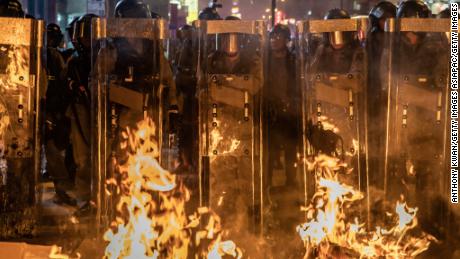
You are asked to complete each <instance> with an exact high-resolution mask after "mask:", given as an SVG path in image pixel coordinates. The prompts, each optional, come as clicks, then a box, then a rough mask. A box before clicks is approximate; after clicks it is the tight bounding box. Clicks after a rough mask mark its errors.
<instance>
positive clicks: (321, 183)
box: [297, 156, 436, 258]
mask: <svg viewBox="0 0 460 259" xmlns="http://www.w3.org/2000/svg"><path fill="white" fill-rule="evenodd" d="M308 166H309V169H310V170H309V171H312V172H314V173H315V183H316V193H315V194H314V196H313V198H312V203H311V204H310V205H309V206H308V207H307V208H303V209H304V211H305V212H306V215H307V220H308V221H307V222H306V223H304V224H302V225H299V226H298V227H297V231H298V233H299V235H300V237H301V238H302V240H303V242H304V245H305V248H306V253H305V258H380V257H385V258H413V257H415V256H417V255H419V254H421V253H422V252H423V251H425V250H427V249H428V247H429V245H430V242H432V241H436V239H435V238H434V237H432V236H430V235H428V234H425V233H419V234H418V235H417V236H415V233H416V231H414V228H415V227H416V226H417V218H416V214H417V209H416V208H409V207H408V206H407V205H406V203H405V202H404V201H403V200H402V201H401V202H397V204H396V210H395V212H396V214H397V216H395V215H392V216H393V221H394V226H393V227H391V228H389V229H387V228H384V227H377V228H376V229H375V230H374V231H372V232H369V231H367V230H366V228H364V225H365V224H363V223H361V222H360V221H359V220H358V217H355V218H354V219H353V220H351V219H350V217H349V216H348V215H347V213H346V212H349V211H350V208H351V206H352V205H353V203H355V202H357V201H359V200H361V199H363V197H364V195H363V193H361V192H359V191H357V190H355V189H354V188H353V187H352V186H348V185H345V184H342V183H340V182H339V172H340V171H341V169H343V168H345V167H346V165H344V164H342V163H340V161H339V160H338V159H336V158H331V157H327V156H318V157H316V158H315V160H314V161H313V162H311V163H308ZM387 214H388V216H390V214H389V213H387Z"/></svg>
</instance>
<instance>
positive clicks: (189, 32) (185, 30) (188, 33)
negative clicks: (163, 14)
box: [176, 24, 193, 41]
mask: <svg viewBox="0 0 460 259" xmlns="http://www.w3.org/2000/svg"><path fill="white" fill-rule="evenodd" d="M176 36H177V38H178V39H179V40H180V41H183V40H186V39H187V40H191V39H192V38H193V27H192V26H190V25H188V24H185V25H183V26H181V27H180V28H179V29H178V30H177V34H176Z"/></svg>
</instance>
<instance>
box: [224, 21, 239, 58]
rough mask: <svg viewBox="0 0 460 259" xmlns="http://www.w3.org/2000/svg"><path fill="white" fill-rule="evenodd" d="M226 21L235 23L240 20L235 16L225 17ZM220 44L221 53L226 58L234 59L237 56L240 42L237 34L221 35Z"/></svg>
mask: <svg viewBox="0 0 460 259" xmlns="http://www.w3.org/2000/svg"><path fill="white" fill-rule="evenodd" d="M225 20H226V21H237V20H240V18H238V17H235V16H227V17H226V18H225ZM220 43H221V48H222V51H223V52H224V53H225V54H226V55H227V56H228V57H235V56H236V55H238V53H239V50H240V46H239V45H240V41H239V39H238V33H223V34H222V35H221V36H220Z"/></svg>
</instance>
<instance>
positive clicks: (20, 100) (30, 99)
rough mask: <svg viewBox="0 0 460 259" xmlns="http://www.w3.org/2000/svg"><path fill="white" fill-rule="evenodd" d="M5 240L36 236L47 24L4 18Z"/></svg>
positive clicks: (1, 141) (1, 233)
mask: <svg viewBox="0 0 460 259" xmlns="http://www.w3.org/2000/svg"><path fill="white" fill-rule="evenodd" d="M0 26H2V32H3V36H2V37H1V39H0V91H1V94H0V96H1V100H0V110H1V111H0V178H1V180H0V195H1V199H0V200H1V201H2V203H1V206H0V237H1V238H2V239H4V238H18V237H24V236H30V235H33V234H34V233H36V231H37V228H36V224H37V223H36V222H37V216H38V206H37V205H38V202H37V201H39V200H40V195H38V194H39V193H40V192H36V191H38V190H39V188H38V179H39V178H38V177H39V174H40V169H41V168H40V164H41V163H40V161H41V160H40V159H41V157H40V153H41V142H40V133H41V129H40V116H41V113H40V109H39V106H40V98H41V97H43V94H44V88H43V86H44V85H43V84H42V83H43V80H42V71H43V70H42V63H41V49H42V46H43V45H42V44H43V28H44V27H43V21H37V20H32V19H15V18H0Z"/></svg>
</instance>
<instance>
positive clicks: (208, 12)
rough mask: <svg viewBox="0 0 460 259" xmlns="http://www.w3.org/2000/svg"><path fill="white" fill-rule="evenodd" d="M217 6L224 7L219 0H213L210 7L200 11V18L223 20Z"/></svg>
mask: <svg viewBox="0 0 460 259" xmlns="http://www.w3.org/2000/svg"><path fill="white" fill-rule="evenodd" d="M217 8H222V5H221V4H218V3H217V0H212V1H211V2H210V3H209V6H208V7H206V8H204V9H203V10H201V11H200V14H199V15H198V20H207V21H210V20H222V18H221V17H220V15H219V13H218V12H217Z"/></svg>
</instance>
